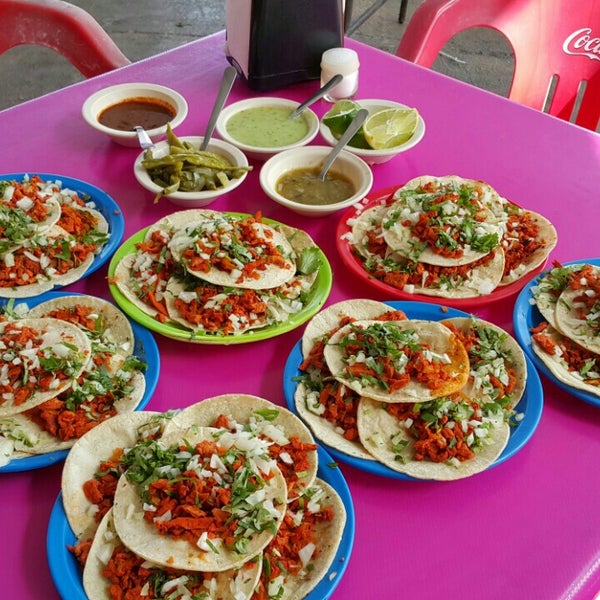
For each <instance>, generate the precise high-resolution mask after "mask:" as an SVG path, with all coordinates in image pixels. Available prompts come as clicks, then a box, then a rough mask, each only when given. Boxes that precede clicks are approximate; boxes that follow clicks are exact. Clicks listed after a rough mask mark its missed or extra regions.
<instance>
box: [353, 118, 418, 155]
mask: <svg viewBox="0 0 600 600" xmlns="http://www.w3.org/2000/svg"><path fill="white" fill-rule="evenodd" d="M418 122H419V112H418V111H417V109H416V108H384V109H383V110H379V111H377V112H375V113H373V114H372V115H369V116H368V117H367V120H366V121H365V123H364V125H363V134H364V136H365V140H366V141H367V143H368V144H369V146H370V147H371V148H374V149H375V150H381V149H387V148H393V147H394V146H399V145H400V144H404V142H407V141H408V140H410V138H411V137H412V136H413V135H414V133H415V130H416V128H417V124H418Z"/></svg>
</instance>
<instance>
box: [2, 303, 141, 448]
mask: <svg viewBox="0 0 600 600" xmlns="http://www.w3.org/2000/svg"><path fill="white" fill-rule="evenodd" d="M21 306H22V305H17V306H16V307H15V309H14V312H15V313H20V312H21ZM25 314H26V317H27V318H39V317H48V318H52V319H58V320H59V321H62V322H66V323H71V324H72V325H75V326H76V327H78V328H79V329H81V331H82V332H83V333H84V334H85V335H86V336H87V337H88V339H89V341H90V345H91V357H90V361H89V363H88V365H87V366H86V368H85V369H84V370H83V371H82V373H81V374H80V375H79V376H78V377H77V378H76V379H75V380H74V381H73V383H72V385H71V386H69V387H68V388H67V389H65V390H63V391H62V392H61V393H59V394H58V395H56V396H54V397H52V398H50V399H48V400H46V401H45V402H43V403H41V404H39V405H38V406H35V407H33V408H30V409H28V410H24V411H23V412H20V413H19V414H16V415H12V416H11V417H7V418H4V419H1V420H0V433H1V434H2V435H3V436H4V437H6V438H9V439H11V440H13V453H12V458H23V457H25V456H28V455H32V454H46V453H48V452H53V451H56V450H64V449H67V448H70V447H71V446H72V445H73V443H74V442H75V440H76V439H78V438H79V437H81V436H82V435H83V434H84V433H85V432H87V431H89V430H90V429H92V428H93V427H96V426H97V425H98V424H99V423H101V422H103V421H105V420H106V419H109V418H111V417H113V416H115V415H116V414H118V413H123V412H131V411H133V410H135V408H136V407H137V406H138V405H139V403H140V402H141V400H142V398H143V396H144V391H145V388H146V379H145V376H144V370H145V368H146V366H145V365H144V364H143V363H142V361H141V360H140V359H139V358H138V357H137V356H135V355H133V353H132V352H133V348H134V337H133V330H132V329H131V325H130V323H129V321H128V319H127V318H126V317H125V315H124V314H123V313H122V312H121V311H120V310H119V309H118V308H116V307H115V306H114V305H113V304H111V303H110V302H107V301H105V300H101V299H99V298H94V297H91V296H85V295H73V296H61V297H57V298H53V299H51V300H48V301H46V302H43V303H40V304H38V305H37V306H35V307H33V308H32V309H31V310H29V311H28V312H27V313H25Z"/></svg>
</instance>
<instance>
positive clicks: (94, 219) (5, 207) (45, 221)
mask: <svg viewBox="0 0 600 600" xmlns="http://www.w3.org/2000/svg"><path fill="white" fill-rule="evenodd" d="M108 238H109V225H108V222H107V221H106V219H105V218H104V217H103V215H102V214H101V213H100V212H99V211H98V210H96V209H95V208H93V207H92V206H89V205H86V204H85V202H84V201H83V200H82V199H81V198H80V197H79V196H78V195H77V193H76V192H74V191H73V190H69V189H66V188H62V184H61V182H60V181H43V180H42V179H41V178H40V177H39V176H37V175H34V176H32V177H29V176H26V177H25V178H24V179H23V181H6V180H5V181H0V256H1V259H2V268H0V297H3V298H24V297H28V296H37V295H39V294H41V293H43V292H46V291H48V290H51V289H52V288H53V287H54V286H57V285H62V286H64V285H67V284H69V283H72V282H74V281H77V280H78V279H80V278H81V277H82V276H83V275H84V274H85V272H86V271H87V270H88V269H89V268H90V266H91V264H92V262H93V261H94V258H95V256H96V255H97V254H98V253H99V252H100V251H101V249H102V247H103V246H104V245H105V244H106V242H107V241H108Z"/></svg>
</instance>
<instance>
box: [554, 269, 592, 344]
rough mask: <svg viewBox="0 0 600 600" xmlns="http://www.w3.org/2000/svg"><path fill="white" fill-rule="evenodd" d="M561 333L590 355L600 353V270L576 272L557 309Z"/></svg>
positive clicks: (558, 302)
mask: <svg viewBox="0 0 600 600" xmlns="http://www.w3.org/2000/svg"><path fill="white" fill-rule="evenodd" d="M555 319H556V327H557V329H558V330H559V331H560V332H561V333H563V334H564V335H565V336H567V337H568V338H570V339H572V340H573V341H574V342H576V343H577V344H579V345H580V346H583V347H584V348H586V349H587V350H589V351H590V352H593V353H595V354H598V353H600V267H596V266H594V265H591V264H586V265H584V266H583V267H582V268H581V269H580V270H576V271H573V272H572V273H571V275H570V277H569V279H568V282H567V286H566V288H565V290H564V291H563V292H562V293H561V294H560V296H559V298H558V301H557V303H556V308H555Z"/></svg>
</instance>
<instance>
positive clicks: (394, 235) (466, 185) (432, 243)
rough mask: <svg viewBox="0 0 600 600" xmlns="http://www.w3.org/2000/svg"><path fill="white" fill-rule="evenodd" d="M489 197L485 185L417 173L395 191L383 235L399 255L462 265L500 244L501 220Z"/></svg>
mask: <svg viewBox="0 0 600 600" xmlns="http://www.w3.org/2000/svg"><path fill="white" fill-rule="evenodd" d="M486 196H490V197H495V196H497V194H496V192H495V191H494V190H493V189H492V188H491V187H490V186H488V185H487V184H484V183H482V182H477V181H473V180H467V179H462V178H459V177H456V176H451V177H419V178H417V179H415V180H412V181H409V182H408V183H407V184H406V185H404V186H403V187H401V188H400V189H398V190H397V191H396V192H395V193H394V199H393V202H392V204H391V205H390V206H389V208H388V210H387V211H386V213H385V215H384V217H383V219H382V225H383V238H384V240H385V242H386V243H387V245H388V246H389V247H390V248H391V249H392V250H393V251H395V252H397V253H398V254H400V255H401V256H403V257H405V258H407V259H409V260H411V261H420V262H425V263H427V264H431V265H440V266H460V265H465V264H468V263H472V262H474V261H476V260H479V259H481V258H483V257H484V256H485V255H487V254H489V253H490V252H491V251H492V250H494V249H495V248H496V247H498V246H499V244H500V240H501V237H502V229H503V228H502V223H499V222H498V220H497V219H496V218H495V216H494V213H493V212H492V210H491V209H490V207H489V201H486Z"/></svg>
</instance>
